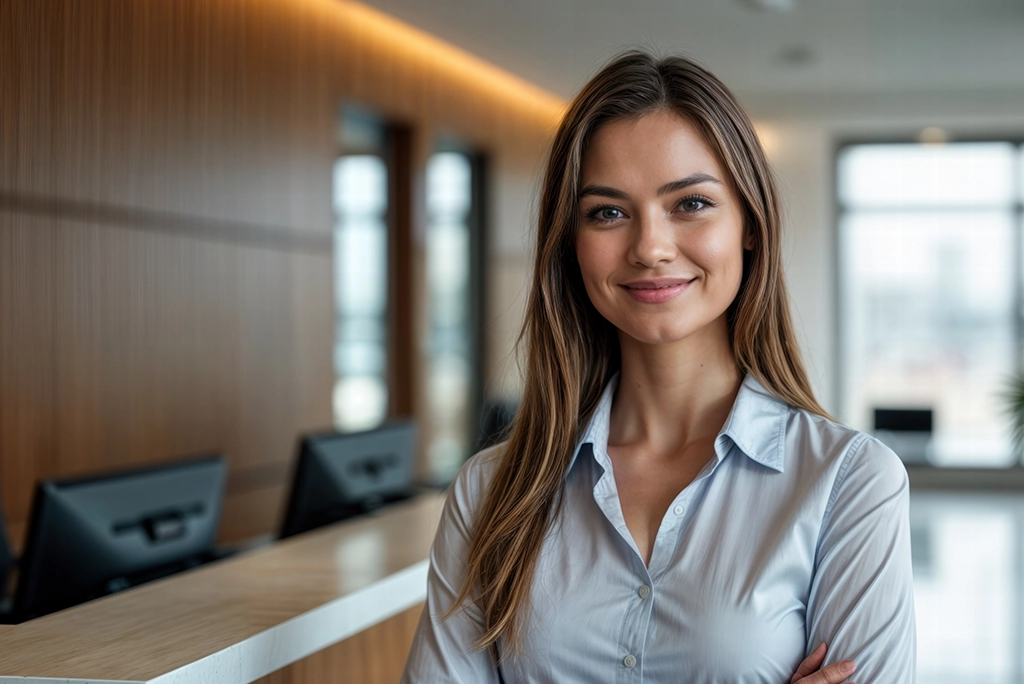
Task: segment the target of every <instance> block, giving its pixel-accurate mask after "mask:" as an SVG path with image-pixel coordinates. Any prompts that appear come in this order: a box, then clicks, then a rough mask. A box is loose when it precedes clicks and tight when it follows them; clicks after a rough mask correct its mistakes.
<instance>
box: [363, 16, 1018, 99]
mask: <svg viewBox="0 0 1024 684" xmlns="http://www.w3.org/2000/svg"><path fill="white" fill-rule="evenodd" d="M367 2H368V3H369V4H371V5H373V6H375V7H377V8H379V9H381V10H383V11H385V12H387V13H389V14H391V15H393V16H396V17H398V18H400V19H402V20H404V21H406V22H408V23H410V24H413V25H415V26H417V27H419V28H421V29H423V30H425V31H427V32H429V33H432V34H434V35H437V36H439V37H441V38H443V39H445V40H447V41H449V42H451V43H454V44H456V45H458V46H460V47H462V48H464V49H465V50H468V51H469V52H472V53H474V54H476V55H478V56H480V57H482V58H484V59H486V60H487V61H490V62H492V63H494V64H497V65H498V66H501V67H503V68H505V69H507V70H509V71H511V72H513V73H515V74H518V75H520V76H522V77H524V78H526V79H527V80H529V81H532V82H534V83H537V84H539V85H541V86H543V87H546V88H548V89H550V90H552V91H554V92H555V93H557V94H559V95H562V96H564V97H567V98H568V97H570V96H571V95H572V94H573V92H574V91H575V90H576V89H577V88H578V87H579V86H581V85H582V84H583V83H584V82H585V81H586V79H587V78H588V77H589V76H590V75H591V74H592V73H593V72H594V71H595V70H596V69H597V68H599V67H600V65H601V64H602V63H604V62H605V61H606V60H607V59H609V58H610V57H612V56H613V55H615V54H616V53H617V52H618V51H619V50H621V49H623V48H626V47H630V46H634V45H643V46H648V47H654V48H655V49H656V50H657V51H659V52H684V53H686V54H689V55H691V56H694V57H696V58H697V59H699V60H700V61H701V62H702V63H704V64H705V65H707V66H708V67H709V68H710V69H711V70H712V71H713V72H715V73H716V74H717V75H718V76H720V77H721V78H722V79H723V80H724V81H725V82H726V83H727V84H728V85H729V86H730V87H732V88H733V89H734V90H735V91H736V92H737V93H738V94H739V95H741V97H748V98H754V99H757V98H759V97H770V98H779V97H780V96H782V97H785V96H786V95H800V96H821V95H830V94H839V93H847V94H849V93H850V92H857V93H861V94H865V93H879V94H892V93H901V92H902V93H918V94H924V93H929V92H940V91H941V92H943V93H951V92H952V93H955V92H963V94H964V97H969V95H970V93H971V92H981V91H986V92H1006V93H1013V94H1014V95H1015V96H1016V94H1017V93H1021V92H1024V0H795V5H796V9H795V10H794V11H791V12H767V11H760V10H757V9H754V8H753V7H754V4H755V3H754V1H753V0H675V1H673V0H636V1H633V2H629V1H626V0H620V1H613V0H590V1H588V0H512V1H508V0H505V1H499V0H367Z"/></svg>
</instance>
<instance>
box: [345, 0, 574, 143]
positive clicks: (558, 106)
mask: <svg viewBox="0 0 1024 684" xmlns="http://www.w3.org/2000/svg"><path fill="white" fill-rule="evenodd" d="M335 1H336V2H338V4H339V5H340V6H341V7H342V8H343V11H344V12H345V14H346V19H347V20H348V21H349V22H351V26H352V28H353V29H355V30H358V31H365V32H366V33H367V34H369V35H374V34H375V36H376V37H377V38H378V39H380V40H381V41H382V42H384V43H385V44H387V45H389V46H393V48H394V49H395V50H396V51H401V52H404V53H406V54H407V56H408V58H409V59H413V60H416V61H418V62H427V63H430V62H433V63H434V64H436V65H437V67H438V68H439V69H440V70H441V71H442V72H448V73H450V74H451V75H452V76H455V77H456V78H457V79H459V80H463V81H465V82H467V83H468V84H472V86H474V87H475V88H476V89H480V90H485V91H488V92H489V93H490V97H492V98H494V99H499V100H505V99H513V100H518V101H519V103H520V104H521V105H523V106H525V108H527V109H530V110H535V112H536V114H537V115H538V116H540V117H541V118H542V119H544V120H549V121H550V125H551V126H554V125H556V124H557V122H558V120H559V119H560V118H561V115H562V112H563V111H564V110H565V106H566V103H565V102H564V101H563V100H562V99H561V98H560V97H558V96H557V95H555V94H553V93H551V92H549V91H547V90H544V89H543V88H541V87H539V86H537V85H535V84H533V83H530V82H528V81H526V80H524V79H522V78H519V77H518V76H515V75H514V74H511V73H509V72H507V71H505V70H503V69H500V68H499V67H497V66H494V65H493V64H490V63H489V62H485V61H484V60H482V59H480V58H479V57H476V56H475V55H472V54H470V53H468V52H466V51H465V50H462V49H460V48H457V47H455V46H454V45H452V44H451V43H446V42H445V41H443V40H441V39H440V38H437V37H436V36H433V35H431V34H429V33H426V32H424V31H421V30H419V29H417V28H415V27H413V26H410V25H409V24H406V23H405V22H402V21H400V20H398V19H396V18H394V17H392V16H390V15H387V14H385V13H383V12H381V11H379V10H377V9H375V8H372V7H369V6H368V5H365V4H363V3H361V2H353V1H352V0H335Z"/></svg>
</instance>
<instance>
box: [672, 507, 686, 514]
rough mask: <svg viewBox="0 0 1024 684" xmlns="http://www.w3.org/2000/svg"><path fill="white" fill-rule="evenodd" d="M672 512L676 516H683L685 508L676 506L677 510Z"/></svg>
mask: <svg viewBox="0 0 1024 684" xmlns="http://www.w3.org/2000/svg"><path fill="white" fill-rule="evenodd" d="M672 512H673V513H675V514H676V515H682V514H683V507H682V506H676V507H675V508H673V509H672Z"/></svg>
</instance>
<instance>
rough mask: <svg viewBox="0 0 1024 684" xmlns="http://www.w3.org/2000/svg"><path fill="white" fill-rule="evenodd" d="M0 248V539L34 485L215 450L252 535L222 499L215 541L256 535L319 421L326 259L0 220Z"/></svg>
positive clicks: (325, 375)
mask: <svg viewBox="0 0 1024 684" xmlns="http://www.w3.org/2000/svg"><path fill="white" fill-rule="evenodd" d="M0 240H2V242H0V255H3V258H4V259H5V262H4V263H3V264H2V267H3V268H2V272H3V278H5V280H4V281H3V283H4V286H3V287H2V288H0V293H2V294H3V295H4V299H3V306H2V307H0V330H2V331H4V333H5V334H3V335H0V359H3V363H2V364H0V372H2V373H3V375H2V376H0V380H2V381H0V388H3V391H4V397H3V404H2V406H3V409H4V410H2V411H0V416H3V420H4V423H3V429H2V430H0V468H2V471H0V472H2V476H3V477H2V482H3V501H4V505H5V513H6V515H7V517H8V519H9V520H10V523H11V525H12V527H14V526H17V525H18V524H19V523H20V522H21V521H23V520H24V518H25V516H26V514H27V511H28V506H29V497H30V495H31V486H30V485H31V483H32V482H34V481H35V480H37V479H41V478H45V477H54V476H58V475H60V476H66V475H74V474H79V473H84V472H91V471H96V470H103V469H109V468H121V467H128V466H136V465H141V464H145V463H150V462H153V461H161V460H167V459H171V458H175V457H179V456H185V455H191V454H200V453H206V452H214V451H220V452H224V453H226V454H227V455H228V456H229V459H230V465H231V468H232V471H233V473H234V474H233V478H234V479H235V480H239V481H240V483H241V484H240V485H236V484H233V485H232V487H231V488H230V490H229V494H230V495H232V496H238V497H242V498H241V499H240V501H245V500H247V498H246V497H248V499H251V498H252V497H251V496H250V493H251V492H254V491H256V490H259V491H261V492H263V496H262V497H260V498H259V500H260V502H261V503H260V506H261V510H260V511H258V512H256V511H253V515H254V520H258V521H259V524H248V525H246V524H244V522H243V521H241V520H239V519H238V518H239V511H238V505H239V504H238V503H233V504H232V513H231V514H230V515H226V518H227V520H228V523H229V524H228V525H227V526H226V528H225V536H226V537H227V538H231V539H237V538H239V535H240V534H241V533H243V532H248V533H249V534H257V533H262V532H265V531H268V529H269V527H265V526H264V523H265V522H266V521H268V520H276V519H277V515H278V514H277V508H278V507H280V506H281V505H283V502H281V501H273V502H270V501H269V500H268V496H267V492H266V490H268V488H269V489H270V490H272V492H273V497H275V498H277V499H280V498H281V497H282V496H283V489H284V488H283V485H284V482H285V480H286V479H287V476H288V475H290V471H288V465H289V464H290V462H291V459H292V458H293V455H294V448H295V447H294V444H295V436H296V434H297V433H298V432H299V431H301V430H308V429H316V428H322V427H324V426H326V425H329V424H330V420H331V416H330V410H329V407H330V403H329V401H330V392H331V385H332V373H331V370H330V350H331V338H332V323H333V318H332V315H331V310H332V308H331V307H332V304H331V299H330V292H331V289H330V283H331V256H330V253H329V252H327V253H306V252H301V251H292V250H275V249H268V248H265V247H260V246H251V245H248V244H244V243H242V244H239V243H231V242H220V241H217V240H207V239H202V238H197V237H195V236H191V235H175V234H172V233H162V232H152V231H147V230H139V229H131V228H123V227H120V226H117V227H111V226H109V225H98V224H95V223H89V222H84V221H79V220H74V219H62V218H56V217H47V216H33V215H26V214H21V213H13V212H0ZM314 311H316V312H318V315H315V314H314V313H313V312H314ZM297 321H298V322H299V324H298V325H297V324H296V322H297ZM268 467H269V472H270V474H271V476H270V477H266V476H265V477H263V478H259V477H252V476H250V477H248V478H246V477H245V475H244V473H246V472H253V471H258V470H259V469H260V468H263V470H264V472H268V470H267V469H268ZM267 505H271V506H272V507H273V508H274V510H273V511H267V510H266V506H267ZM15 541H16V542H17V539H16V540H15Z"/></svg>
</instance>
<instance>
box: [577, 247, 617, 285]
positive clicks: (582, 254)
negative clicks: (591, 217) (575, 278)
mask: <svg viewBox="0 0 1024 684" xmlns="http://www.w3.org/2000/svg"><path fill="white" fill-rule="evenodd" d="M576 260H577V261H578V262H579V265H580V273H581V274H582V275H583V283H584V284H585V285H586V286H587V292H588V293H589V294H590V296H591V298H592V299H593V297H594V295H595V294H596V293H595V292H594V291H593V288H595V287H600V285H601V284H602V283H604V282H606V281H607V280H608V277H609V276H610V275H611V274H612V273H614V271H615V269H616V267H617V265H618V261H619V258H618V251H617V249H616V247H615V244H614V241H612V240H609V239H608V236H607V235H600V234H595V233H591V232H581V233H580V234H579V235H578V236H577V238H576Z"/></svg>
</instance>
